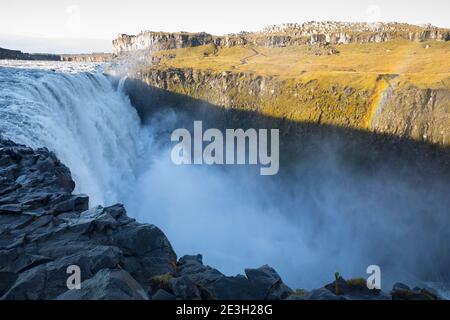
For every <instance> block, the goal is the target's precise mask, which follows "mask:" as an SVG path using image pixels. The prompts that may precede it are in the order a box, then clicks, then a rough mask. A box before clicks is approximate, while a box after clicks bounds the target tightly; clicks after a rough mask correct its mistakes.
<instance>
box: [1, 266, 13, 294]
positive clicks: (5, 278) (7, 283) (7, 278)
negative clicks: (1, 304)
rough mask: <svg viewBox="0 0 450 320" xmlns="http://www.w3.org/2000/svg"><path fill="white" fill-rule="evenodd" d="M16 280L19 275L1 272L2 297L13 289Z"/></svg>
mask: <svg viewBox="0 0 450 320" xmlns="http://www.w3.org/2000/svg"><path fill="white" fill-rule="evenodd" d="M16 279H17V274H16V273H14V272H0V297H1V296H2V295H3V294H5V292H7V291H8V290H9V288H11V286H12V285H13V284H14V282H16Z"/></svg>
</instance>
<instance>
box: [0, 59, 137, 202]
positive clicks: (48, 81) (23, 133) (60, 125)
mask: <svg viewBox="0 0 450 320" xmlns="http://www.w3.org/2000/svg"><path fill="white" fill-rule="evenodd" d="M0 68H1V69H0V84H1V85H0V119H2V121H0V134H1V135H2V136H3V137H5V138H9V139H11V140H14V141H15V142H17V143H21V144H25V145H28V146H30V147H33V148H36V147H47V148H48V149H50V150H51V151H53V152H55V153H56V155H57V156H58V158H59V159H60V160H61V161H62V162H63V163H64V164H66V165H67V166H68V167H69V168H70V169H71V171H72V175H73V178H74V180H75V182H76V185H77V187H76V190H75V191H76V192H83V193H86V194H88V195H89V196H90V199H91V205H98V204H103V205H104V204H112V203H114V202H116V201H118V199H119V193H122V192H124V193H125V192H126V191H125V190H122V189H121V188H118V186H119V185H120V186H121V187H122V186H123V188H126V187H127V186H129V185H130V183H127V182H131V180H133V179H134V177H135V172H134V170H135V169H134V168H135V162H136V161H137V158H138V154H139V152H140V150H142V142H141V141H142V139H140V134H141V130H140V120H139V118H138V115H137V113H136V112H135V111H134V108H132V106H131V104H130V101H129V99H128V97H127V96H126V95H125V94H124V93H123V91H122V90H121V88H118V89H115V88H114V87H113V85H112V84H111V82H110V81H109V79H108V78H107V77H106V76H104V75H103V74H102V73H100V72H95V71H94V72H77V73H67V72H54V71H51V70H36V69H19V68H4V67H0ZM118 189H119V190H118Z"/></svg>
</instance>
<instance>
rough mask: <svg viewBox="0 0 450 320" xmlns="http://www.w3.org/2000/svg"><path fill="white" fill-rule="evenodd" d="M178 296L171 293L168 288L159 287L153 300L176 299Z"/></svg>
mask: <svg viewBox="0 0 450 320" xmlns="http://www.w3.org/2000/svg"><path fill="white" fill-rule="evenodd" d="M175 299H176V297H175V296H174V295H173V294H170V293H169V292H167V291H166V290H163V289H158V291H156V293H155V294H154V295H153V296H152V300H175Z"/></svg>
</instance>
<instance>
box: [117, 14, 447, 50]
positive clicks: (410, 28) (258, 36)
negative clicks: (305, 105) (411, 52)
mask: <svg viewBox="0 0 450 320" xmlns="http://www.w3.org/2000/svg"><path fill="white" fill-rule="evenodd" d="M394 39H405V40H410V41H426V40H440V41H448V40H450V30H449V29H445V28H437V27H434V26H431V25H425V26H415V25H409V24H405V23H377V24H373V23H345V22H332V21H328V22H314V21H313V22H307V23H303V24H297V23H288V24H281V25H275V26H268V27H266V28H265V29H264V30H262V31H260V32H242V33H239V34H228V35H224V36H213V35H211V34H208V33H204V32H201V33H187V32H175V33H171V32H153V31H144V32H141V33H139V34H137V35H126V34H120V35H119V36H118V37H117V38H116V39H115V40H114V41H113V54H114V55H115V56H120V55H122V54H125V53H129V52H136V51H148V50H150V51H158V50H167V49H175V48H186V47H195V46H200V45H205V44H214V45H216V46H223V47H234V46H242V45H246V44H252V45H256V46H263V47H286V46H290V45H301V44H313V45H314V44H349V43H369V42H385V41H390V40H394ZM332 54H335V53H334V52H333V53H332Z"/></svg>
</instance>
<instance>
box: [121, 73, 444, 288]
mask: <svg viewBox="0 0 450 320" xmlns="http://www.w3.org/2000/svg"><path fill="white" fill-rule="evenodd" d="M124 88H125V91H126V92H127V94H128V95H129V98H130V100H131V103H132V105H133V106H134V107H135V108H136V109H137V111H138V113H139V115H140V118H141V119H142V122H143V123H144V124H149V125H150V126H151V125H152V122H153V121H154V120H155V119H156V118H158V117H159V118H164V117H169V116H170V117H172V119H174V120H173V121H165V122H162V123H163V125H159V127H160V128H159V129H158V130H157V134H158V135H159V137H158V138H157V139H156V140H158V141H159V142H160V143H161V144H164V145H166V146H170V145H172V143H171V141H170V134H171V132H172V131H173V130H174V129H175V128H187V129H188V130H192V126H193V121H194V120H202V121H203V128H204V130H206V129H207V128H218V129H225V128H234V129H236V128H243V129H246V128H279V130H280V171H279V174H277V175H275V176H270V177H264V176H260V175H259V171H257V170H254V171H252V173H251V174H250V175H249V174H247V173H245V174H242V172H239V173H236V172H234V171H233V170H234V169H231V168H230V167H229V166H216V168H206V170H209V171H208V172H209V173H208V175H199V176H196V175H186V176H185V179H187V180H189V181H184V182H182V181H179V186H174V187H172V186H170V187H168V189H169V190H170V191H172V188H173V190H176V192H178V193H179V192H183V190H186V188H188V189H189V188H190V189H196V188H197V189H200V191H204V192H207V193H208V192H211V191H210V190H209V189H208V187H204V186H203V184H205V183H204V182H201V181H202V179H204V180H206V181H209V180H208V179H209V178H210V176H213V177H214V179H213V180H214V181H220V182H219V183H220V184H223V186H221V188H218V189H217V188H215V189H216V193H222V194H220V195H217V194H214V193H212V194H211V195H209V196H208V197H205V198H203V197H199V198H198V199H200V200H196V199H197V198H196V197H197V195H193V199H194V200H192V201H208V202H210V203H209V204H206V205H205V206H204V207H202V206H197V205H192V204H190V206H191V208H190V209H189V208H187V207H188V206H189V205H188V204H186V203H184V204H183V205H181V206H180V207H179V210H180V211H178V212H176V213H174V216H173V217H172V221H174V220H176V219H179V216H178V215H179V214H180V212H181V210H192V211H193V213H191V215H192V216H189V214H187V216H188V219H187V221H190V220H192V221H196V220H195V219H196V217H197V216H196V214H197V213H198V210H210V211H212V212H214V213H215V214H217V215H218V217H217V221H225V220H220V219H222V218H223V217H222V216H220V215H221V214H222V213H220V212H221V210H222V211H223V210H225V211H226V212H232V211H236V213H233V214H232V215H231V216H230V218H229V219H238V220H236V221H240V222H239V223H256V221H255V220H254V217H255V216H256V217H257V214H256V213H254V212H251V213H248V214H249V215H250V216H252V217H253V218H249V219H250V222H249V221H248V220H245V219H244V220H242V221H241V220H239V219H240V218H239V216H242V215H245V214H247V212H246V211H245V210H246V209H243V208H248V209H249V211H255V212H258V210H260V211H259V212H262V211H265V210H268V211H271V212H272V211H273V212H276V215H274V216H277V215H282V216H283V217H282V218H281V216H280V221H287V222H286V226H285V227H286V228H288V229H289V231H286V232H284V235H283V231H280V232H281V233H277V232H273V230H262V231H261V232H262V233H261V234H264V233H267V238H268V239H270V241H279V243H277V244H275V243H274V244H273V248H275V249H276V250H283V252H284V251H288V252H284V253H283V254H282V253H281V252H279V253H276V254H275V253H270V255H269V254H268V257H272V258H273V259H275V260H274V261H278V260H276V259H278V258H274V257H282V258H283V259H284V258H285V257H286V255H289V256H291V255H292V256H293V257H290V258H289V259H293V260H295V262H292V261H293V260H292V261H291V262H292V265H293V266H294V267H292V268H291V269H289V267H285V266H284V265H283V264H288V263H291V262H289V261H290V260H289V259H286V261H285V260H283V261H285V262H281V260H279V263H280V266H276V267H277V269H280V270H281V272H282V273H284V274H289V273H292V272H298V271H295V270H296V269H295V268H298V265H299V264H300V265H301V266H302V268H303V270H302V272H303V271H305V273H307V272H310V273H314V274H316V273H317V272H318V271H317V268H318V267H317V263H319V264H320V265H321V268H323V272H322V273H323V274H325V275H327V274H332V272H334V271H336V269H337V268H342V266H343V265H345V264H349V265H352V264H353V265H354V266H358V268H359V267H361V268H359V269H357V270H356V271H355V269H352V270H351V272H356V273H357V274H359V275H361V273H363V272H364V271H365V268H366V267H367V266H368V265H370V264H378V265H380V266H382V270H391V271H392V270H395V271H392V274H393V277H394V278H395V279H391V280H393V281H394V280H395V281H400V280H402V279H404V278H402V277H401V275H404V274H413V275H414V277H419V278H420V280H430V281H431V280H433V281H436V280H446V281H448V280H449V279H450V274H449V272H448V270H449V266H450V256H449V255H448V254H447V253H448V252H449V250H450V242H449V241H448V239H450V214H449V209H448V208H450V197H448V194H449V193H450V165H449V164H450V150H449V148H444V147H439V146H436V145H432V144H429V143H426V142H420V141H415V140H411V139H408V138H404V137H396V136H393V135H387V134H379V133H374V132H368V131H363V130H356V129H350V128H342V127H337V126H332V125H321V124H317V123H307V122H295V121H290V120H288V119H278V118H273V117H268V116H264V115H262V114H260V113H258V112H257V110H254V111H247V110H235V109H225V108H222V107H220V106H217V105H213V104H210V103H207V102H205V101H202V100H198V99H194V98H191V97H188V96H186V95H182V94H176V93H173V92H169V91H166V90H163V89H159V88H155V87H149V86H148V85H147V84H145V83H143V82H140V81H138V80H133V79H128V80H127V81H126V83H125V87H124ZM173 115H175V116H173ZM160 124H161V122H160ZM217 167H222V168H217ZM174 170H177V169H171V168H169V169H168V170H167V171H166V172H168V173H166V174H169V175H171V174H174V173H172V172H174ZM214 170H215V171H214ZM218 170H221V171H225V172H226V175H220V174H218V175H214V174H213V172H216V171H218ZM227 170H228V171H229V172H228V171H227ZM150 176H151V177H154V176H155V175H150ZM156 176H157V177H159V178H160V179H166V176H164V175H156ZM186 177H187V178H186ZM224 177H225V178H224ZM177 179H182V178H179V177H176V178H173V177H170V178H169V179H168V180H169V181H177ZM224 179H228V180H230V181H231V182H232V183H237V184H239V190H240V189H243V190H248V191H250V192H249V193H248V194H246V196H245V197H244V198H240V195H238V196H236V195H235V194H233V193H230V192H229V190H230V189H233V188H235V187H234V186H233V184H232V183H230V181H224ZM194 180H199V181H194ZM161 183H163V182H161ZM181 186H184V188H185V189H183V188H181ZM213 186H215V185H214V184H213ZM213 189H214V188H213ZM217 190H219V191H217ZM155 192H159V190H155ZM174 192H175V191H174ZM189 192H191V191H189ZM189 192H187V193H189ZM244 192H246V191H244ZM231 194H232V195H233V197H235V199H231V197H232V196H231ZM214 197H222V198H227V197H229V198H230V199H227V201H225V205H226V206H227V208H226V209H224V208H218V205H217V204H218V203H219V204H222V205H224V204H223V203H222V202H221V201H222V200H221V201H216V200H211V199H213V198H214ZM181 199H185V197H181ZM205 199H206V200H205ZM173 200H174V201H180V199H178V198H176V199H175V198H174V199H173ZM214 201H216V202H214ZM242 201H245V202H246V205H247V206H246V207H242V206H241V202H242ZM233 203H235V204H236V205H233ZM165 205H167V204H166V203H165V202H162V203H159V204H158V208H162V207H163V206H165ZM219 206H220V205H219ZM202 208H208V209H202ZM268 208H269V209H268ZM230 210H231V211H230ZM167 214H169V213H167ZM183 214H184V213H183ZM272 217H273V216H272ZM206 219H212V220H211V221H212V222H211V223H215V221H216V220H214V219H215V218H214V217H212V218H211V217H209V216H206ZM225 219H228V218H227V216H225ZM257 219H258V218H257ZM251 221H254V222H251ZM236 223H237V222H236ZM277 223H278V222H277ZM277 223H275V222H274V226H273V228H276V225H277ZM162 224H164V222H162ZM262 225H263V226H262V227H260V228H262V229H264V228H268V226H269V225H270V222H268V223H267V225H265V224H262ZM280 225H284V224H283V223H281V222H280ZM233 226H235V227H236V228H237V230H236V231H235V232H234V235H233V237H235V238H236V239H238V240H234V241H238V242H239V241H240V240H242V241H249V240H248V238H246V237H248V236H244V235H240V234H239V232H240V231H239V230H240V227H238V226H237V225H236V224H235V225H233ZM178 227H179V226H174V228H173V230H174V231H173V232H174V233H176V232H179V231H178V230H179V229H177V228H178ZM285 227H283V228H285ZM191 228H195V227H192V226H191ZM206 228H207V229H208V228H209V227H208V225H207V224H206ZM215 228H219V227H215ZM233 228H234V227H233ZM245 228H247V227H244V229H243V230H245ZM292 228H293V229H292ZM166 229H167V230H169V229H170V228H169V227H166ZM207 229H205V228H201V229H199V232H200V233H205V234H204V235H202V236H203V237H204V239H203V240H204V241H207V242H208V241H210V239H211V237H219V236H217V230H219V229H220V228H219V229H214V228H213V229H211V230H215V231H214V232H216V233H214V232H212V235H209V238H208V236H207V234H208V232H209V230H208V232H207V231H206V230H207ZM200 233H198V237H202V236H201V235H200ZM242 233H243V234H245V233H246V231H242ZM225 234H227V233H226V232H225ZM269 234H270V235H269ZM258 235H259V234H258ZM176 237H177V235H176V234H175V235H174V234H170V231H169V238H171V239H174V238H175V241H177V239H176ZM186 237H187V238H181V240H180V242H183V241H185V242H186V239H190V235H189V234H188V235H186ZM271 237H272V238H271ZM277 237H285V238H287V239H284V238H283V240H280V239H278V240H276V239H277ZM189 241H190V240H189ZM198 241H200V240H198ZM198 241H197V242H198ZM286 241H287V242H286ZM239 245H240V246H241V244H239ZM209 246H210V247H211V248H210V247H207V249H203V250H206V251H208V250H210V252H204V251H203V253H205V256H206V257H207V256H208V255H209V256H211V252H215V250H216V247H215V245H214V244H213V242H212V243H211V244H210V245H209ZM270 246H271V245H269V247H270ZM244 247H245V246H244ZM306 247H307V248H308V249H307V250H306V249H304V248H306ZM202 248H203V247H202ZM236 248H237V247H236ZM236 248H235V249H233V250H240V249H236ZM288 248H289V249H288ZM293 248H294V249H293ZM295 248H297V249H295ZM190 250H192V249H190ZM261 250H262V252H266V251H267V247H264V249H261ZM289 250H297V252H290V251H289ZM305 250H306V251H305ZM318 252H321V253H320V254H319V253H318ZM241 258H242V259H244V258H243V257H241ZM263 258H266V257H263ZM298 259H299V261H301V262H298ZM314 259H316V260H314ZM255 260H257V259H256V258H255ZM323 260H325V261H323ZM314 261H315V262H314ZM215 262H216V261H215ZM267 262H269V263H270V261H265V263H267ZM216 263H219V265H218V266H219V267H221V268H224V269H225V270H227V268H226V267H222V266H221V265H220V262H216ZM230 263H231V262H230ZM362 266H364V267H362ZM283 268H284V269H283ZM229 270H230V269H229ZM293 270H294V271H293ZM333 270H334V271H333ZM339 270H341V269H339ZM349 270H350V269H349ZM302 277H303V278H301V279H300V280H301V281H300V280H299V281H300V282H301V283H305V282H306V281H307V280H308V277H307V276H305V275H304V274H303V275H302ZM287 278H288V280H290V281H292V282H294V283H296V282H297V280H296V279H294V278H295V277H293V276H291V275H288V276H287ZM292 279H294V280H292Z"/></svg>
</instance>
